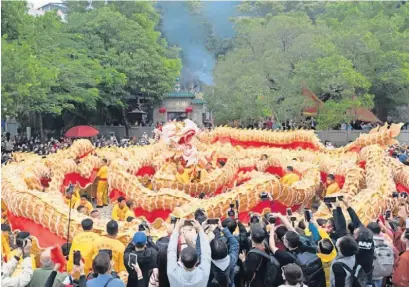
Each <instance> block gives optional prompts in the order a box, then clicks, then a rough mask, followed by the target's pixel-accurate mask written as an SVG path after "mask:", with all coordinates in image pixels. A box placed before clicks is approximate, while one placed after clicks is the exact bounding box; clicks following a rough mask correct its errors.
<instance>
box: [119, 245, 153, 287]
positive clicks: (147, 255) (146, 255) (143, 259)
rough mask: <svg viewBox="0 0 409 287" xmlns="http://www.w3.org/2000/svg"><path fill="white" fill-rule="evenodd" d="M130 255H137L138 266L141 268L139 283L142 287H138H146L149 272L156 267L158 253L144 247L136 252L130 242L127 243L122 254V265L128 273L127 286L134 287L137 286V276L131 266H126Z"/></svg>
mask: <svg viewBox="0 0 409 287" xmlns="http://www.w3.org/2000/svg"><path fill="white" fill-rule="evenodd" d="M131 253H133V254H136V255H137V260H138V264H139V267H140V268H141V271H142V275H143V280H141V281H139V282H142V286H140V285H139V287H148V285H149V277H150V272H151V271H152V269H153V268H156V267H157V257H158V251H156V249H154V248H149V247H146V248H145V249H144V250H142V251H136V250H135V245H133V244H132V242H131V243H129V244H128V246H127V247H126V249H125V254H124V264H125V267H126V270H127V271H128V273H129V277H128V284H127V286H128V287H135V286H138V275H137V274H136V272H135V270H134V269H133V268H132V266H128V260H129V254H131Z"/></svg>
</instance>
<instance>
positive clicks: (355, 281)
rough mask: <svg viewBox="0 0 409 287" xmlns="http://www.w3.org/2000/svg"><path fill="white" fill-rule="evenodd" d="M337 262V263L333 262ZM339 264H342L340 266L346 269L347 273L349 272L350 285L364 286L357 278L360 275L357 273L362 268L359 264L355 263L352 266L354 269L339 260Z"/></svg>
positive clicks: (361, 270)
mask: <svg viewBox="0 0 409 287" xmlns="http://www.w3.org/2000/svg"><path fill="white" fill-rule="evenodd" d="M335 264H337V263H335ZM339 264H341V265H342V267H343V268H344V269H345V270H346V271H348V273H349V274H351V278H352V285H351V287H364V286H365V285H364V283H363V282H361V280H359V278H360V277H361V276H359V275H358V274H359V273H362V272H363V269H362V267H361V265H357V266H355V267H354V269H353V270H352V269H351V268H349V267H348V265H346V264H345V263H342V262H339Z"/></svg>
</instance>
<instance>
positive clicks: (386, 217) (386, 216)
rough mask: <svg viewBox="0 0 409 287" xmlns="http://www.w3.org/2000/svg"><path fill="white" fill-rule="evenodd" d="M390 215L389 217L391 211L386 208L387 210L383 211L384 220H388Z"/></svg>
mask: <svg viewBox="0 0 409 287" xmlns="http://www.w3.org/2000/svg"><path fill="white" fill-rule="evenodd" d="M390 217H391V211H390V210H387V211H386V212H385V220H388V219H389V218H390Z"/></svg>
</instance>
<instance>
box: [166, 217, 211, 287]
mask: <svg viewBox="0 0 409 287" xmlns="http://www.w3.org/2000/svg"><path fill="white" fill-rule="evenodd" d="M192 222H193V223H192V224H193V227H194V228H195V229H196V232H197V233H198V234H199V240H200V249H201V250H200V252H201V258H200V265H197V263H198V254H197V252H196V250H195V249H194V248H193V247H190V246H188V247H186V248H184V249H183V250H182V251H181V252H180V258H181V265H179V264H178V262H177V243H178V237H179V234H180V230H181V228H182V227H183V226H184V224H185V220H184V219H180V220H179V221H178V222H177V223H176V226H175V229H174V231H173V233H172V236H171V237H170V242H169V246H168V266H167V274H168V278H169V282H170V285H171V286H185V287H189V286H195V287H196V286H197V287H204V286H207V282H208V280H209V273H210V262H211V254H210V252H211V251H210V245H209V241H208V240H207V238H206V235H205V233H204V231H203V228H202V226H201V225H200V224H199V223H198V222H197V221H196V220H193V221H192Z"/></svg>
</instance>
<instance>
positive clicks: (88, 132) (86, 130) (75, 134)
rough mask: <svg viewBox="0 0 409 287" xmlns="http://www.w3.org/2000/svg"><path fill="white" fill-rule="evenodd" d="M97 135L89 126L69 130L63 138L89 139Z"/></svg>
mask: <svg viewBox="0 0 409 287" xmlns="http://www.w3.org/2000/svg"><path fill="white" fill-rule="evenodd" d="M97 134H99V131H98V130H96V129H94V128H93V127H90V126H76V127H73V128H70V129H69V130H68V131H67V132H66V133H65V136H66V137H68V138H90V137H94V136H96V135H97Z"/></svg>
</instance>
